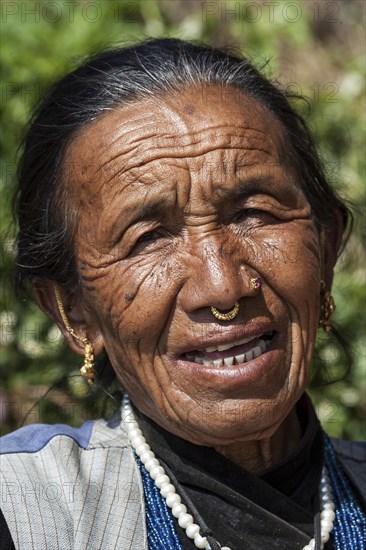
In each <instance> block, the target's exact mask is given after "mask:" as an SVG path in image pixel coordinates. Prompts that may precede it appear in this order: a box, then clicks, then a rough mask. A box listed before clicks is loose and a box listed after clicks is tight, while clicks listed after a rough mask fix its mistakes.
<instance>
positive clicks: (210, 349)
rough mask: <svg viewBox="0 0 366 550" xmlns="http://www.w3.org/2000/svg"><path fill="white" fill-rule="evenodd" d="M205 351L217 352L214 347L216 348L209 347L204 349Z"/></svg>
mask: <svg viewBox="0 0 366 550" xmlns="http://www.w3.org/2000/svg"><path fill="white" fill-rule="evenodd" d="M205 351H208V352H209V353H210V352H211V351H217V347H216V346H210V347H208V348H205Z"/></svg>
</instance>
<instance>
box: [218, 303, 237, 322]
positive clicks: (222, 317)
mask: <svg viewBox="0 0 366 550" xmlns="http://www.w3.org/2000/svg"><path fill="white" fill-rule="evenodd" d="M211 313H212V315H214V316H215V317H216V319H218V320H219V321H231V320H232V319H235V317H236V316H237V315H238V313H239V302H236V303H235V305H234V307H233V309H232V310H230V311H227V312H226V313H223V312H222V311H219V310H218V309H217V308H216V307H215V306H211Z"/></svg>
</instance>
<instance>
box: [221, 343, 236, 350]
mask: <svg viewBox="0 0 366 550" xmlns="http://www.w3.org/2000/svg"><path fill="white" fill-rule="evenodd" d="M233 346H234V344H222V345H221V346H217V349H218V350H219V351H225V350H226V349H230V348H232V347H233Z"/></svg>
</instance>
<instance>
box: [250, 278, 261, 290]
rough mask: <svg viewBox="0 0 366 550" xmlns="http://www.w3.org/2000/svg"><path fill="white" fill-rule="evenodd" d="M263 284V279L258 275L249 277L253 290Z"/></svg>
mask: <svg viewBox="0 0 366 550" xmlns="http://www.w3.org/2000/svg"><path fill="white" fill-rule="evenodd" d="M262 284H263V281H262V279H261V278H260V277H252V278H251V279H250V286H251V287H252V288H253V289H254V290H258V288H260V287H261V286H262Z"/></svg>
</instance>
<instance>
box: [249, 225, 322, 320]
mask: <svg viewBox="0 0 366 550" xmlns="http://www.w3.org/2000/svg"><path fill="white" fill-rule="evenodd" d="M252 248H253V252H254V254H255V267H256V269H258V271H259V272H260V273H261V274H262V275H263V276H264V278H265V282H266V284H268V285H269V286H270V287H271V288H272V289H273V290H274V292H275V294H277V295H278V296H279V297H280V298H281V300H283V301H285V302H286V303H287V304H288V305H289V307H291V306H293V307H295V308H296V309H299V308H300V309H301V307H302V305H303V304H305V303H306V304H311V303H312V302H314V304H313V306H315V302H316V301H317V299H318V298H317V297H318V294H319V293H318V290H317V289H318V288H319V287H320V257H319V242H318V235H317V232H316V230H315V227H314V224H313V223H311V222H308V221H303V222H302V223H300V222H296V223H289V224H286V227H282V226H273V229H271V230H270V231H263V232H262V234H261V232H259V233H258V239H257V238H256V239H255V242H254V243H253V247H252Z"/></svg>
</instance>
